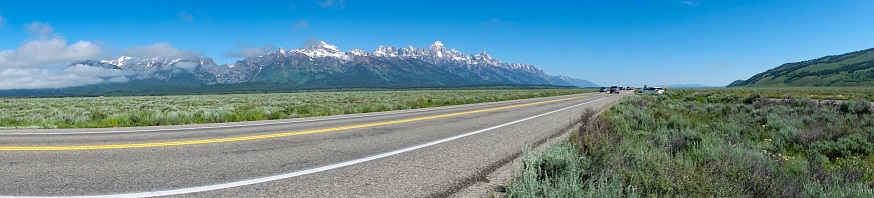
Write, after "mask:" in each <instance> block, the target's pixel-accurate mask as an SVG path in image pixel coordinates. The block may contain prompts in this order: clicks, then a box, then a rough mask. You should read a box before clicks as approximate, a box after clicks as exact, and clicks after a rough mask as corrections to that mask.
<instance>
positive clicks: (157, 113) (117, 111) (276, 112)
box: [0, 89, 594, 129]
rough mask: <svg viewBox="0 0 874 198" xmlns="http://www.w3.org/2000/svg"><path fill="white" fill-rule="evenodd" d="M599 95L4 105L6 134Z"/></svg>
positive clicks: (193, 98) (422, 94)
mask: <svg viewBox="0 0 874 198" xmlns="http://www.w3.org/2000/svg"><path fill="white" fill-rule="evenodd" d="M593 91H594V90H583V89H527V90H420V91H358V92H309V93H270V94H227V95H181V96H129V97H75V98H14V99H0V129H11V128H100V127H127V126H157V125H177V124H196V123H219V122H237V121H252V120H269V119H282V118H298V117H312V116H326V115H339V114H352V113H367V112H377V111H390V110H400V109H415V108H424V107H436V106H447V105H458V104H470V103H480V102H492V101H504V100H514V99H523V98H534V97H546V96H556V95H567V94H575V93H583V92H593Z"/></svg>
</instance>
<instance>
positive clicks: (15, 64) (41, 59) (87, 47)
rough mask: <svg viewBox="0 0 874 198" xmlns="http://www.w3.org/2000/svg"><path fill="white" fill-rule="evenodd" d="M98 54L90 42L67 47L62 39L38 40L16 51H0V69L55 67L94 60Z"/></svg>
mask: <svg viewBox="0 0 874 198" xmlns="http://www.w3.org/2000/svg"><path fill="white" fill-rule="evenodd" d="M49 28H50V27H49ZM100 54H101V49H100V47H99V46H97V45H95V44H94V43H92V42H90V41H77V42H75V43H73V44H71V45H67V40H66V39H64V37H53V38H51V39H48V38H40V39H38V40H33V41H30V42H27V43H25V44H23V45H21V46H20V47H18V49H16V50H2V51H0V69H2V68H48V67H57V66H61V65H62V64H64V63H66V62H70V61H77V60H90V59H96V58H98V57H99V56H100Z"/></svg>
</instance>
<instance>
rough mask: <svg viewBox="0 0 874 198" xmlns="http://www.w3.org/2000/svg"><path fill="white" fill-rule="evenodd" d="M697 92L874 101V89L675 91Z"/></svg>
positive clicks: (757, 88) (786, 88) (775, 88)
mask: <svg viewBox="0 0 874 198" xmlns="http://www.w3.org/2000/svg"><path fill="white" fill-rule="evenodd" d="M673 90H686V91H695V92H713V93H720V94H737V95H739V96H741V97H747V96H750V95H753V94H756V95H759V96H760V97H765V98H787V97H788V98H811V99H827V100H828V99H832V100H852V99H866V100H870V101H874V87H769V88H759V87H732V88H718V89H673ZM673 90H672V91H673Z"/></svg>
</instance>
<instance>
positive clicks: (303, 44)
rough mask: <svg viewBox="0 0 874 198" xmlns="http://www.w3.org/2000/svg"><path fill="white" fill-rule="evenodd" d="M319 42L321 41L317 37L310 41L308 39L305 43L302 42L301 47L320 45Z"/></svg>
mask: <svg viewBox="0 0 874 198" xmlns="http://www.w3.org/2000/svg"><path fill="white" fill-rule="evenodd" d="M319 41H320V40H319V39H317V38H316V37H310V38H309V39H307V40H305V41H303V42H300V45H301V46H311V45H316V44H319Z"/></svg>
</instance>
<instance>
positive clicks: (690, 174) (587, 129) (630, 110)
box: [507, 88, 874, 197]
mask: <svg viewBox="0 0 874 198" xmlns="http://www.w3.org/2000/svg"><path fill="white" fill-rule="evenodd" d="M832 89H834V90H845V91H846V90H870V89H868V88H846V89H845V88H832ZM765 93H767V95H766V94H765ZM829 94H836V95H840V96H835V95H829ZM870 94H871V92H870V91H868V92H860V93H853V92H840V91H835V92H831V91H829V90H828V89H816V90H805V89H789V88H787V89H694V90H682V89H674V90H669V91H668V92H665V94H663V95H660V94H639V95H633V96H629V97H626V98H625V99H623V100H621V101H620V102H618V103H617V104H616V105H614V106H613V107H611V108H610V109H609V110H607V111H606V112H604V113H602V114H601V115H600V116H599V117H597V118H595V116H596V115H595V114H596V112H594V111H587V112H584V113H583V114H582V116H581V118H582V120H583V121H584V122H583V123H582V125H581V127H579V129H578V130H576V131H575V132H573V133H572V134H571V136H570V139H569V140H568V141H566V142H563V143H560V144H556V145H548V146H546V147H545V148H544V149H543V150H534V149H528V150H527V151H526V153H525V155H524V156H523V159H522V164H521V166H522V171H521V172H520V174H519V175H517V177H516V178H515V179H514V181H513V182H512V183H511V185H510V186H509V187H508V188H507V196H508V197H640V196H644V197H874V106H872V104H871V103H870V101H868V100H866V99H865V96H870ZM768 95H777V96H779V97H780V98H785V100H783V99H780V100H774V99H766V98H763V96H768ZM799 95H807V96H809V95H821V96H823V97H826V98H842V97H846V96H853V97H856V98H861V99H852V100H845V101H836V102H825V103H820V102H816V100H813V99H810V98H808V97H803V98H796V97H794V96H799ZM589 118H595V119H589Z"/></svg>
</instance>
